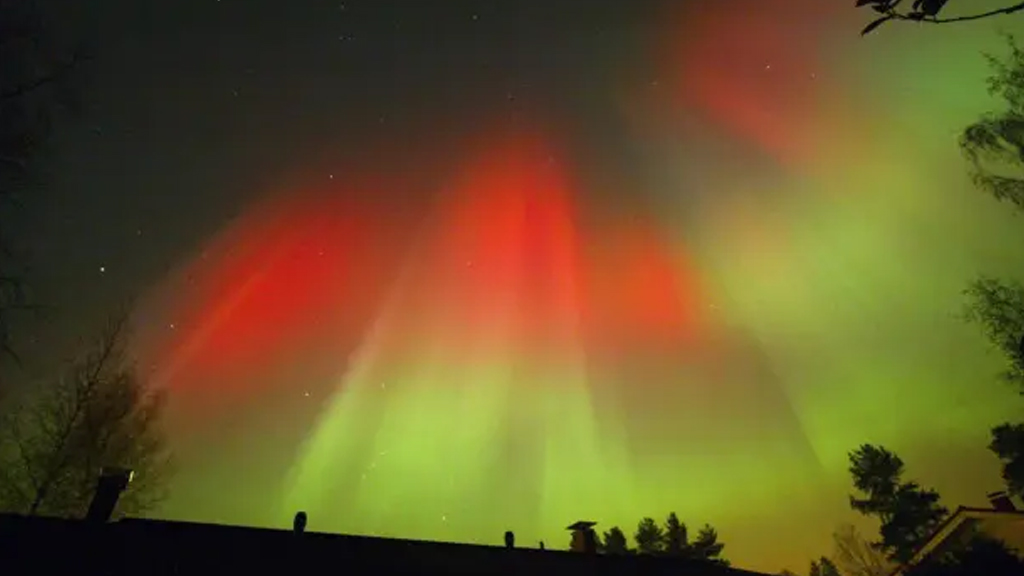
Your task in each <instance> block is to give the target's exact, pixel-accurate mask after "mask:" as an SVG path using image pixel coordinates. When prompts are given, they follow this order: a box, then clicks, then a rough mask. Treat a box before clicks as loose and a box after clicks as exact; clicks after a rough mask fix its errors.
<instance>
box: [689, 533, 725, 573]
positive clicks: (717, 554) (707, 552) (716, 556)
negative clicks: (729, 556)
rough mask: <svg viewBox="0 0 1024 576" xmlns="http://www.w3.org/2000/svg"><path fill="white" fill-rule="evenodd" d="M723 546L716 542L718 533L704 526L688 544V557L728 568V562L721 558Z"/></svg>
mask: <svg viewBox="0 0 1024 576" xmlns="http://www.w3.org/2000/svg"><path fill="white" fill-rule="evenodd" d="M724 548H725V544H723V543H721V542H719V541H718V531H716V530H715V529H714V528H712V527H711V525H709V524H705V525H704V527H703V528H701V529H700V532H698V533H697V537H696V538H695V539H694V540H693V542H691V543H690V556H692V557H693V558H696V559H698V560H706V561H708V562H712V563H715V564H722V565H726V566H728V564H729V561H728V560H726V559H725V558H722V550H723V549H724Z"/></svg>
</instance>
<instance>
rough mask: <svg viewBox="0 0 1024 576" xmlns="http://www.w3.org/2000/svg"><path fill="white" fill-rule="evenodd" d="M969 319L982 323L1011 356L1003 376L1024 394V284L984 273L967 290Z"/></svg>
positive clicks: (993, 341) (983, 327) (996, 345)
mask: <svg viewBox="0 0 1024 576" xmlns="http://www.w3.org/2000/svg"><path fill="white" fill-rule="evenodd" d="M964 293H965V295H966V296H967V306H966V310H965V312H966V314H965V316H966V319H967V320H968V321H970V322H973V323H975V324H977V325H978V326H980V327H981V329H982V331H983V332H984V333H985V336H986V337H987V338H988V340H989V342H991V343H992V345H993V346H995V347H996V348H997V349H998V350H999V351H1000V352H1001V353H1002V354H1003V356H1005V358H1006V360H1007V364H1006V368H1005V370H1004V371H1003V373H1002V374H1001V377H1002V378H1003V379H1004V380H1006V381H1007V382H1009V383H1011V384H1013V385H1014V386H1016V387H1017V388H1018V391H1019V392H1020V393H1021V394H1024V350H1022V349H1021V345H1020V344H1021V340H1020V339H1021V336H1022V335H1024V286H1022V285H1021V284H1020V283H1019V282H1007V281H1002V280H997V279H995V278H991V277H988V276H982V277H979V278H978V279H976V280H975V281H973V282H971V284H970V285H969V286H968V287H967V290H965V292H964Z"/></svg>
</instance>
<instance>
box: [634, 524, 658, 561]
mask: <svg viewBox="0 0 1024 576" xmlns="http://www.w3.org/2000/svg"><path fill="white" fill-rule="evenodd" d="M633 539H634V540H636V550H637V552H639V553H640V554H658V553H660V552H661V551H662V550H663V549H664V547H663V545H664V542H665V534H664V533H663V532H662V530H661V526H658V523H657V522H655V521H654V518H650V517H647V518H644V519H643V520H641V521H640V523H639V524H637V527H636V534H634V535H633Z"/></svg>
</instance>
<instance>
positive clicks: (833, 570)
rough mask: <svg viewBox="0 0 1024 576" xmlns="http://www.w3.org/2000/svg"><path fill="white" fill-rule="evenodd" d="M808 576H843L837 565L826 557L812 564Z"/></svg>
mask: <svg viewBox="0 0 1024 576" xmlns="http://www.w3.org/2000/svg"><path fill="white" fill-rule="evenodd" d="M808 574H809V576H842V575H841V573H840V572H839V568H837V567H836V565H835V563H834V562H832V561H831V560H829V559H828V558H827V557H825V556H822V557H821V558H819V559H818V560H814V561H812V562H811V570H810V572H809V573H808Z"/></svg>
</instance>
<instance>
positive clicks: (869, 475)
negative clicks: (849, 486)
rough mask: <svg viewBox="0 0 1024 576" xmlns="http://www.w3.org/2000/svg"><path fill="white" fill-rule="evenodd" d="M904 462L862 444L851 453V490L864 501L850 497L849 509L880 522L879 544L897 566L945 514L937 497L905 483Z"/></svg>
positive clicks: (928, 491) (883, 450)
mask: <svg viewBox="0 0 1024 576" xmlns="http://www.w3.org/2000/svg"><path fill="white" fill-rule="evenodd" d="M903 471H904V469H903V461H902V460H901V459H900V458H899V456H897V455H896V454H894V453H892V452H890V451H888V450H886V449H885V448H883V447H881V446H872V445H870V444H865V445H863V446H861V447H860V448H858V449H857V450H855V451H853V452H851V453H850V474H851V475H852V476H853V484H854V487H855V488H856V489H857V490H859V491H860V492H862V493H863V494H864V496H865V497H864V498H857V497H855V496H850V506H851V507H852V508H853V509H854V510H856V511H858V512H860V513H861V514H865V515H868V516H874V517H876V518H878V519H879V521H881V523H882V526H881V536H882V539H881V541H880V542H877V543H876V546H878V547H880V548H881V549H883V550H884V551H885V552H886V554H887V555H888V557H889V558H890V559H891V560H893V561H896V562H901V563H902V562H906V561H907V560H909V559H910V557H911V556H912V555H913V554H914V552H915V551H916V550H917V549H918V547H920V546H921V544H923V543H924V541H925V539H927V538H928V536H930V535H931V533H932V532H933V531H934V529H935V528H936V527H937V526H938V524H939V522H941V521H942V519H943V518H945V516H946V514H947V510H946V509H945V508H944V507H943V506H942V505H941V504H939V494H938V493H937V492H935V491H934V490H931V489H926V488H922V487H921V486H920V485H918V484H917V483H916V482H904V481H903V480H902V475H903Z"/></svg>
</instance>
